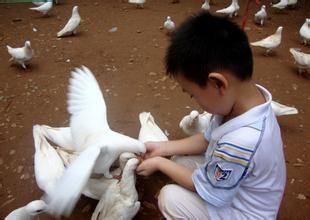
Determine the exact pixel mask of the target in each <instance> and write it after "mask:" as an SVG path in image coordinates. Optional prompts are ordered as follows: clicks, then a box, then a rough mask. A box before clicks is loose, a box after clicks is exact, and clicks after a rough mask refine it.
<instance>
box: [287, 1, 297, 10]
mask: <svg viewBox="0 0 310 220" xmlns="http://www.w3.org/2000/svg"><path fill="white" fill-rule="evenodd" d="M297 2H298V1H297V0H288V3H287V6H289V7H293V8H294V7H296V5H297Z"/></svg>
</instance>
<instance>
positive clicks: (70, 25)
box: [57, 6, 81, 37]
mask: <svg viewBox="0 0 310 220" xmlns="http://www.w3.org/2000/svg"><path fill="white" fill-rule="evenodd" d="M78 8H79V7H78V6H74V7H73V9H72V15H71V18H70V19H69V21H68V22H67V24H66V25H65V27H64V28H63V29H62V30H61V31H59V32H58V33H57V37H63V36H67V35H71V34H76V32H77V30H76V29H77V27H78V26H79V25H80V22H81V17H80V15H79V11H78Z"/></svg>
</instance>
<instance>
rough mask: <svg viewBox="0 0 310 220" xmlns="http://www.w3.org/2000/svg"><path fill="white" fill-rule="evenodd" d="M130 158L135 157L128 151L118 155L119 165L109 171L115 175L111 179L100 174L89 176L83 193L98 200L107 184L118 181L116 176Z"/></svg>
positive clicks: (120, 172)
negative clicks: (98, 175) (94, 176)
mask: <svg viewBox="0 0 310 220" xmlns="http://www.w3.org/2000/svg"><path fill="white" fill-rule="evenodd" d="M131 158H136V155H135V154H133V153H130V152H125V153H122V154H121V155H120V156H119V167H117V168H115V169H114V170H112V171H111V173H112V174H113V176H115V177H114V178H112V179H108V178H106V177H105V176H102V177H101V178H90V179H89V180H88V182H87V184H86V186H85V188H84V190H83V195H84V196H87V197H89V198H92V199H96V200H100V198H101V196H102V195H103V193H104V192H105V191H106V190H107V188H108V187H109V185H111V184H116V183H117V182H119V180H118V179H117V177H119V176H120V175H121V174H122V172H123V170H124V167H125V165H126V163H127V161H128V160H129V159H131Z"/></svg>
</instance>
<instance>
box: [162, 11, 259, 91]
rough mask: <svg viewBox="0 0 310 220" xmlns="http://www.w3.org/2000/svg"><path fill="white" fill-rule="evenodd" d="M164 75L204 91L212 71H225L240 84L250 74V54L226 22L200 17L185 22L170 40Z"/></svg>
mask: <svg viewBox="0 0 310 220" xmlns="http://www.w3.org/2000/svg"><path fill="white" fill-rule="evenodd" d="M165 62H166V73H167V74H168V75H170V76H176V75H178V74H182V75H183V76H184V77H185V78H186V79H188V80H190V81H192V82H194V83H197V84H198V85H199V86H201V87H204V86H205V85H206V84H207V81H208V75H209V73H211V72H214V71H218V72H221V71H225V70H226V71H229V72H231V73H232V74H234V75H235V76H236V77H237V78H239V79H240V80H241V81H244V80H247V79H250V78H251V77H252V72H253V58H252V51H251V48H250V46H249V42H248V38H247V36H246V34H245V33H244V32H243V31H242V30H241V29H240V27H239V26H238V25H237V24H235V23H233V22H231V21H229V20H228V19H227V18H223V17H217V16H215V15H211V14H209V13H200V14H198V15H195V16H192V17H190V18H188V19H187V20H186V21H185V22H184V23H183V24H181V26H180V27H179V28H178V29H177V30H176V31H175V33H174V34H173V35H172V37H171V43H170V46H169V47H168V49H167V52H166V58H165Z"/></svg>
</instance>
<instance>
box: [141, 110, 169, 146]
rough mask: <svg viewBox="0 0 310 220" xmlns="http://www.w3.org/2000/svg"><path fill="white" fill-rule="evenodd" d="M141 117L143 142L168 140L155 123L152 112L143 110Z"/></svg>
mask: <svg viewBox="0 0 310 220" xmlns="http://www.w3.org/2000/svg"><path fill="white" fill-rule="evenodd" d="M139 119H140V125H141V128H140V131H139V138H138V139H139V141H141V142H143V143H145V142H147V141H168V138H167V136H166V135H165V133H164V132H163V131H162V130H161V129H160V128H159V127H158V125H157V124H156V123H155V120H154V117H153V116H152V114H151V113H150V112H141V113H140V114H139Z"/></svg>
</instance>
